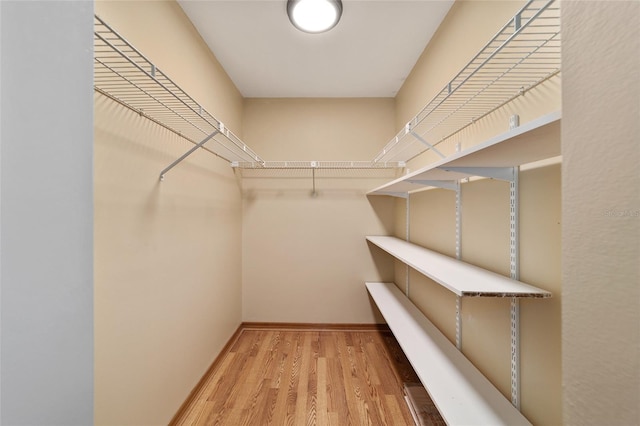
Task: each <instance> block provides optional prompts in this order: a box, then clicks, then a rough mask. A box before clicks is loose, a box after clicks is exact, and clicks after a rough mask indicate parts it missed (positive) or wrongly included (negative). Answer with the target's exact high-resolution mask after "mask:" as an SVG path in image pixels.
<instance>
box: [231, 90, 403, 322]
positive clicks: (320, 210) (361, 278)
mask: <svg viewBox="0 0 640 426" xmlns="http://www.w3.org/2000/svg"><path fill="white" fill-rule="evenodd" d="M394 108H395V104H394V100H393V99H369V98H367V99H247V100H246V101H245V108H244V110H245V115H244V130H243V133H244V137H245V141H246V142H247V144H248V145H250V146H251V147H252V148H253V149H255V150H256V151H257V152H259V153H260V155H261V156H262V157H263V158H264V159H266V160H292V159H294V160H322V161H328V160H368V159H371V158H373V157H375V154H376V153H377V152H378V151H379V150H380V149H381V148H382V146H383V145H384V144H385V143H386V142H387V141H388V140H389V139H390V138H391V137H392V136H393V135H394V132H395V126H394V120H395V113H394ZM386 175H387V177H386V178H380V177H379V176H382V175H381V174H380V171H377V172H371V171H359V172H353V171H350V172H345V171H340V172H337V171H334V172H332V173H330V176H332V177H327V176H328V172H326V171H324V172H320V171H319V172H318V176H322V177H319V178H318V179H317V180H316V187H317V195H316V196H315V197H314V196H312V194H311V191H312V187H313V182H312V176H311V171H310V170H305V171H279V172H264V171H263V172H251V171H249V172H245V177H244V178H243V194H244V195H243V220H242V227H243V238H242V250H243V253H242V254H243V256H242V262H243V267H242V273H243V276H242V281H243V286H242V291H243V319H244V320H245V321H267V322H301V323H372V322H374V321H375V318H374V313H373V309H372V307H371V304H370V302H369V298H368V297H367V293H366V290H365V287H364V282H365V280H389V279H391V278H392V277H393V265H392V264H391V262H390V261H389V260H388V259H382V258H381V259H377V260H376V261H375V262H374V259H373V258H372V253H371V251H370V250H369V247H368V246H367V243H366V241H365V235H388V234H390V233H391V232H392V230H393V201H392V200H381V198H387V197H370V198H367V196H366V195H365V193H366V192H367V191H368V190H370V189H371V188H375V187H376V186H379V185H381V184H382V183H384V182H386V181H388V180H390V179H391V177H392V176H393V175H392V174H389V172H387V173H386ZM346 176H349V178H345V177H346ZM374 203H375V204H376V206H375V208H372V204H374ZM378 268H380V269H378Z"/></svg>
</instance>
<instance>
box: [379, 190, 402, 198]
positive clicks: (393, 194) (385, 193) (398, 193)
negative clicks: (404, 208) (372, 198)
mask: <svg viewBox="0 0 640 426" xmlns="http://www.w3.org/2000/svg"><path fill="white" fill-rule="evenodd" d="M375 193H376V194H377V195H388V196H390V197H397V198H407V199H408V198H409V193H408V192H393V191H376V192H375Z"/></svg>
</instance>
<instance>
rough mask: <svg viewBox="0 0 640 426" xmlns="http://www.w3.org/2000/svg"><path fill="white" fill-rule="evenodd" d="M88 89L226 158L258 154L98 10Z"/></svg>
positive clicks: (236, 159) (252, 159) (252, 157)
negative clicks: (92, 65)
mask: <svg viewBox="0 0 640 426" xmlns="http://www.w3.org/2000/svg"><path fill="white" fill-rule="evenodd" d="M94 89H95V90H96V91H97V92H99V93H101V94H103V95H105V96H107V97H109V98H111V99H113V100H114V101H116V102H119V103H120V104H122V105H125V106H127V107H128V108H131V109H132V110H134V111H137V112H138V113H140V114H141V115H143V116H145V117H147V118H149V119H150V120H153V121H154V122H156V123H158V124H160V125H162V126H164V127H165V128H167V129H169V130H171V131H173V132H175V133H177V134H179V135H181V136H182V137H184V138H186V139H187V140H189V141H191V142H193V143H194V144H197V143H200V142H201V141H202V140H204V139H205V138H207V137H209V136H210V135H212V134H213V137H211V138H210V139H209V141H208V142H207V145H206V146H203V148H205V149H207V150H208V151H210V152H212V153H214V154H216V155H218V156H219V157H221V158H223V159H225V160H227V161H229V162H241V161H242V162H246V161H249V162H261V161H262V159H261V158H260V157H259V156H258V155H257V154H256V153H255V152H253V151H252V150H251V149H250V148H249V147H248V146H247V145H246V144H244V143H243V142H242V141H241V140H240V139H239V138H238V137H237V136H236V135H234V134H233V133H232V132H231V131H230V130H229V129H227V128H226V127H225V126H224V124H223V123H222V122H220V121H219V120H217V119H216V118H215V117H213V116H212V115H211V114H209V113H208V112H207V111H206V110H205V109H204V108H202V106H200V105H199V104H198V103H197V102H196V101H195V100H194V99H193V98H192V97H190V96H189V95H188V94H187V93H186V92H184V91H183V90H182V89H181V88H180V87H179V86H178V85H177V84H176V83H174V82H173V81H172V80H171V79H170V78H169V77H167V75H165V74H164V73H163V72H162V71H160V70H159V69H158V68H157V67H156V66H155V65H154V64H153V63H152V62H151V61H149V60H148V59H147V58H146V57H145V56H144V55H143V54H142V53H140V52H139V51H138V50H136V48H135V47H133V46H132V45H131V44H130V43H128V42H127V41H126V40H125V39H124V38H123V37H121V36H120V35H119V34H118V33H116V32H115V31H114V30H113V29H112V28H111V27H110V26H109V25H107V24H106V23H105V22H104V21H103V20H102V19H100V18H99V17H98V16H95V17H94Z"/></svg>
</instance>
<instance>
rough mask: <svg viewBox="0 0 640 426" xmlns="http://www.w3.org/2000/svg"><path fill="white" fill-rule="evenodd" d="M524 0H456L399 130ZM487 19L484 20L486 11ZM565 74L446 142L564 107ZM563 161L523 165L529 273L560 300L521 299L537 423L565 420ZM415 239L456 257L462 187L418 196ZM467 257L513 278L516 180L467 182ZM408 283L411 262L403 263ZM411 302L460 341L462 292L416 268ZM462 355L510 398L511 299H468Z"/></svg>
mask: <svg viewBox="0 0 640 426" xmlns="http://www.w3.org/2000/svg"><path fill="white" fill-rule="evenodd" d="M523 4H524V3H523V2H493V1H460V2H456V3H455V4H454V6H453V7H452V9H451V11H450V12H449V14H448V15H447V18H446V19H445V21H444V23H443V24H442V26H441V27H440V29H439V30H438V32H437V34H436V37H435V38H434V39H433V40H432V41H431V42H430V44H429V45H428V46H427V48H426V49H425V51H424V53H423V55H422V56H421V58H420V59H419V60H418V63H417V64H416V67H415V68H414V70H413V71H412V73H411V75H410V76H409V78H408V79H407V81H406V83H405V85H404V86H403V87H402V89H401V91H400V93H399V95H398V97H397V121H396V126H397V128H400V127H401V126H402V125H403V124H404V123H405V122H407V121H408V120H409V119H410V118H411V117H412V116H413V115H415V114H416V113H417V112H418V110H419V109H420V108H422V107H423V106H424V105H425V104H426V103H427V102H428V101H429V100H430V99H431V98H432V97H433V96H434V95H435V94H436V93H437V92H438V91H439V90H440V89H442V87H444V86H445V85H446V83H447V82H448V80H449V79H450V78H451V77H452V76H453V75H455V73H456V72H458V71H459V70H460V69H461V67H462V66H464V65H465V64H466V63H467V62H468V61H469V60H470V59H471V57H472V56H473V55H474V54H475V53H476V52H477V51H478V50H479V49H480V48H481V47H482V46H483V45H484V44H485V43H486V42H487V41H488V40H489V39H490V38H491V37H492V36H493V35H494V34H495V33H496V32H497V31H498V30H499V29H500V28H501V27H502V26H503V25H504V24H505V23H506V22H507V20H508V19H510V18H511V17H512V16H513V15H514V13H515V12H516V11H517V10H518V9H519V8H520V7H522V5H523ZM480 17H482V18H480ZM559 93H560V79H559V78H554V79H552V80H551V81H549V82H548V83H547V84H545V85H543V86H540V87H538V88H536V89H534V90H532V91H530V92H528V93H527V94H526V95H525V96H524V97H520V98H518V99H516V100H515V101H514V102H512V103H511V104H510V105H508V106H506V107H504V108H502V109H501V110H498V111H496V112H494V113H492V114H491V115H489V116H487V117H486V118H484V119H483V120H480V121H478V122H476V123H475V124H474V125H472V126H469V127H467V128H466V129H465V130H464V131H462V132H460V133H459V134H456V135H454V136H453V137H451V138H449V139H448V140H446V141H444V142H443V143H442V144H441V145H440V146H439V149H441V150H442V151H443V152H444V153H445V154H451V153H453V152H455V145H456V143H458V142H459V143H460V145H461V147H462V149H465V148H468V147H470V146H472V145H474V144H476V143H479V142H482V141H483V140H485V139H486V138H488V137H491V136H494V135H496V134H499V133H502V132H504V131H506V130H507V129H508V117H509V116H510V115H511V114H514V113H517V114H519V115H520V119H521V123H525V122H527V121H530V120H532V119H534V118H537V117H539V116H541V115H543V114H546V113H549V112H552V111H557V110H559V109H560V94H559ZM435 159H436V157H435V156H434V155H433V154H431V153H429V152H427V153H425V154H423V155H420V156H418V157H417V158H416V159H414V160H413V161H412V162H410V163H409V168H410V169H411V170H414V169H416V168H418V167H420V166H422V165H424V164H428V163H430V162H432V161H434V160H435ZM560 186H561V174H560V165H559V164H554V165H547V166H544V167H535V168H530V169H528V170H526V171H524V170H523V171H521V172H520V208H521V210H520V220H521V223H520V232H521V234H520V250H521V280H522V281H524V282H528V283H531V284H533V285H536V286H538V287H541V288H544V289H547V290H549V291H551V292H552V293H553V296H554V297H553V298H552V299H547V300H525V301H522V302H521V313H520V319H521V325H520V327H521V331H520V338H521V394H520V397H521V409H522V412H523V414H524V415H525V416H526V417H527V418H528V419H529V420H530V421H532V422H533V423H534V424H541V425H557V424H560V423H561V422H562V403H561V395H562V383H561V365H562V353H561V337H560V332H561V315H560V314H561V308H560V306H561V300H562V298H561V291H562V290H561V285H560V283H561V278H560V277H561V269H560V262H559V259H560V256H561V254H560V247H561V245H560V235H561V228H560V203H561V194H560ZM410 225H411V226H410V235H411V241H412V242H415V243H417V244H420V245H422V246H425V247H429V248H431V249H434V250H436V251H439V252H442V253H444V254H447V255H450V256H455V193H454V192H453V191H447V190H442V189H433V190H428V191H424V192H421V193H418V194H414V195H412V196H411V199H410ZM395 233H396V235H397V236H399V237H402V238H404V237H405V200H397V201H396V225H395ZM461 248H462V259H463V260H465V261H467V262H470V263H473V264H475V265H479V266H481V267H484V268H486V269H489V270H492V271H495V272H498V273H501V274H505V275H509V184H508V183H506V182H500V181H495V180H489V179H482V180H475V181H471V182H468V183H463V184H462V246H461ZM395 275H396V283H397V284H398V286H399V287H400V288H402V289H404V288H405V282H406V268H405V267H404V265H401V264H396V271H395ZM409 278H410V289H411V291H410V294H411V299H412V300H413V301H414V303H416V305H417V306H418V307H420V308H421V310H423V312H424V313H425V314H426V315H427V317H429V318H430V319H431V320H432V321H433V322H434V324H436V325H437V326H438V327H439V328H440V329H441V330H442V331H443V333H445V335H447V337H448V338H449V339H450V340H451V341H452V342H455V333H456V330H455V306H456V297H455V295H454V294H452V293H450V292H448V291H447V290H445V289H443V288H442V287H441V286H439V285H437V284H436V283H434V282H433V281H431V280H429V279H427V278H426V277H424V276H422V275H421V274H418V273H416V272H415V271H410V276H409ZM462 350H463V353H464V354H465V355H466V356H467V357H468V358H469V359H470V360H471V361H472V362H473V363H474V364H475V365H476V366H477V367H478V368H479V369H480V370H481V371H482V372H483V373H484V374H485V375H486V376H487V377H488V378H489V380H491V381H492V382H493V383H494V384H495V385H496V387H497V388H498V389H499V390H500V391H501V392H502V393H503V394H504V395H505V396H506V397H507V398H510V395H511V390H510V318H509V300H508V299H498V298H496V299H491V298H464V299H463V301H462Z"/></svg>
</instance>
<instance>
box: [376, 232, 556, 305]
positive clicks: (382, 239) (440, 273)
mask: <svg viewBox="0 0 640 426" xmlns="http://www.w3.org/2000/svg"><path fill="white" fill-rule="evenodd" d="M367 240H368V241H370V242H371V243H372V244H374V245H376V246H378V247H380V248H381V249H382V250H384V251H386V252H387V253H389V254H391V255H392V256H394V257H395V258H397V259H399V260H401V261H402V262H404V263H406V264H407V265H409V266H411V267H412V268H413V269H415V270H417V271H418V272H420V273H421V274H423V275H425V276H427V277H429V278H431V279H432V280H434V281H435V282H437V283H438V284H440V285H442V286H443V287H445V288H447V289H449V290H450V291H452V292H453V293H455V294H457V295H458V296H476V297H537V298H544V297H551V293H550V292H548V291H546V290H542V289H540V288H537V287H534V286H532V285H529V284H525V283H523V282H520V281H516V280H513V279H511V278H508V277H505V276H503V275H500V274H496V273H495V272H491V271H487V270H486V269H483V268H480V267H478V266H474V265H471V264H469V263H466V262H462V261H460V260H457V259H454V258H451V257H449V256H445V255H443V254H440V253H437V252H435V251H432V250H429V249H426V248H423V247H420V246H417V245H415V244H412V243H409V242H407V241H404V240H401V239H399V238H396V237H386V236H369V237H367Z"/></svg>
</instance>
